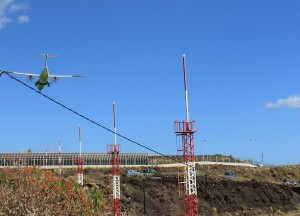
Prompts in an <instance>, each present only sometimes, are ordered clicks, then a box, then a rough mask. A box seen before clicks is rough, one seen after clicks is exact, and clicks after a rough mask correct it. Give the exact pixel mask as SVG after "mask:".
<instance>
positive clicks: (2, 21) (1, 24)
mask: <svg viewBox="0 0 300 216" xmlns="http://www.w3.org/2000/svg"><path fill="white" fill-rule="evenodd" d="M9 22H11V20H10V19H8V18H7V17H0V29H2V28H3V27H4V26H5V25H6V24H7V23H9Z"/></svg>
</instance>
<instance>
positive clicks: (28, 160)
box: [0, 152, 252, 167]
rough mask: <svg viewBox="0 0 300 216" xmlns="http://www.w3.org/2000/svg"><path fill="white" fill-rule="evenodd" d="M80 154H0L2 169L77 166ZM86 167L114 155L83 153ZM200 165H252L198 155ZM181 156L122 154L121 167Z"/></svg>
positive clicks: (108, 162)
mask: <svg viewBox="0 0 300 216" xmlns="http://www.w3.org/2000/svg"><path fill="white" fill-rule="evenodd" d="M79 156H80V155H79V153H61V154H58V153H35V152H18V153H0V167H10V166H47V167H53V166H76V165H77V164H76V159H77V158H78V157H79ZM81 157H82V158H83V160H84V164H83V165H84V166H108V165H111V158H112V155H111V154H108V153H82V154H81ZM195 161H196V162H198V163H201V162H202V163H206V162H209V163H211V162H219V163H220V162H221V163H251V162H252V161H249V160H241V159H238V158H234V157H232V156H224V155H220V154H218V155H196V156H195ZM181 162H182V156H179V155H166V156H161V155H153V154H148V153H120V165H121V166H136V165H138V166H141V165H143V166H157V165H163V164H166V165H168V164H175V163H181Z"/></svg>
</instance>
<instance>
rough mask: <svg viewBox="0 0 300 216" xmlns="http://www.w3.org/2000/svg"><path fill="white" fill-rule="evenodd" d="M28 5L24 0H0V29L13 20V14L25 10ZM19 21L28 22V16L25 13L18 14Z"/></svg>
mask: <svg viewBox="0 0 300 216" xmlns="http://www.w3.org/2000/svg"><path fill="white" fill-rule="evenodd" d="M28 8H29V5H28V4H27V3H25V2H22V3H15V0H0V29H2V28H4V27H5V26H6V25H7V24H8V23H9V22H13V21H14V16H13V15H14V14H16V13H18V12H25V11H26V10H27V9H28ZM17 21H18V22H19V23H28V22H29V17H28V16H27V15H21V16H18V18H17Z"/></svg>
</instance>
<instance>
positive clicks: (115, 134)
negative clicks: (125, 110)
mask: <svg viewBox="0 0 300 216" xmlns="http://www.w3.org/2000/svg"><path fill="white" fill-rule="evenodd" d="M113 114H114V136H115V145H116V144H117V126H116V103H115V102H113Z"/></svg>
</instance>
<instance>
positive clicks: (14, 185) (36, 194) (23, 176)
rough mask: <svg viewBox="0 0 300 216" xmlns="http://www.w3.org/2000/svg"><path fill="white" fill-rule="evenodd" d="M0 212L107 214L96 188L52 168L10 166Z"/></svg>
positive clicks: (1, 188)
mask: <svg viewBox="0 0 300 216" xmlns="http://www.w3.org/2000/svg"><path fill="white" fill-rule="evenodd" d="M0 196H1V200H0V215H1V216H2V215H103V213H104V212H105V211H107V209H106V204H105V203H104V202H103V201H102V196H101V194H100V193H99V192H97V191H95V189H93V190H91V191H88V190H84V189H83V188H82V186H80V185H79V184H77V183H75V182H72V181H69V180H65V179H63V178H61V177H57V176H55V175H54V174H53V173H52V171H50V170H46V171H44V170H39V169H32V168H30V167H25V168H19V169H6V170H4V175H2V179H1V185H0Z"/></svg>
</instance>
